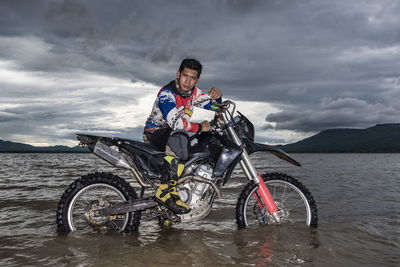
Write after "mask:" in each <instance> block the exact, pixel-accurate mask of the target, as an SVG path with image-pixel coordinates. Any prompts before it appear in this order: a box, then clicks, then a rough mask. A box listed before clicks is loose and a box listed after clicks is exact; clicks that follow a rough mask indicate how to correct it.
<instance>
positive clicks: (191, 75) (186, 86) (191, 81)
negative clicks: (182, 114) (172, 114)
mask: <svg viewBox="0 0 400 267" xmlns="http://www.w3.org/2000/svg"><path fill="white" fill-rule="evenodd" d="M176 77H177V78H178V83H179V87H180V88H181V90H182V91H184V92H189V91H190V90H192V89H193V88H194V87H195V85H196V84H197V83H198V82H199V80H200V78H199V74H198V72H197V70H194V69H189V68H184V69H183V70H182V72H180V71H178V72H177V74H176Z"/></svg>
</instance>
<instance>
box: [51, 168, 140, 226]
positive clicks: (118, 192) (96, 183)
mask: <svg viewBox="0 0 400 267" xmlns="http://www.w3.org/2000/svg"><path fill="white" fill-rule="evenodd" d="M137 198H138V197H137V194H136V192H135V190H134V189H133V188H132V187H131V186H130V185H129V183H127V182H126V181H125V180H124V179H123V178H120V177H118V176H117V175H113V174H111V173H92V174H88V175H85V176H82V177H81V178H80V179H77V180H75V181H74V182H73V183H72V184H71V185H70V186H69V187H68V188H67V189H66V190H65V192H64V194H63V195H62V197H61V199H60V202H59V203H58V208H57V228H58V229H59V230H61V231H64V232H70V231H94V230H95V231H100V232H123V231H125V232H130V231H135V230H137V228H138V227H139V223H140V212H128V213H125V214H118V215H114V216H102V215H101V214H100V213H99V212H98V211H99V210H100V209H102V208H106V207H110V206H112V205H115V204H118V203H121V202H125V201H128V200H131V199H137Z"/></svg>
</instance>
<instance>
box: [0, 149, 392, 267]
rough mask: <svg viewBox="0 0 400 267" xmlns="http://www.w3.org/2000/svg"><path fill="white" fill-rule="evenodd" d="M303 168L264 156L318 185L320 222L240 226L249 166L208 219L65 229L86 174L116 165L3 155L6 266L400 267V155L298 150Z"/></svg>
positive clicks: (266, 164)
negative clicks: (70, 195)
mask: <svg viewBox="0 0 400 267" xmlns="http://www.w3.org/2000/svg"><path fill="white" fill-rule="evenodd" d="M293 157H294V158H295V159H297V160H298V161H300V162H301V163H302V164H303V167H301V168H298V167H294V166H291V165H289V164H288V163H286V162H284V161H281V160H279V159H276V158H274V157H273V156H271V155H266V154H257V155H254V156H252V159H253V160H254V162H255V165H256V166H257V169H258V170H259V172H260V173H264V172H277V171H278V172H284V173H287V174H289V175H292V176H294V177H296V178H298V179H299V180H300V181H301V182H302V183H303V184H304V185H306V186H307V187H308V189H309V190H310V192H311V193H312V194H313V196H314V199H315V200H316V201H317V205H318V213H319V214H318V215H319V222H318V223H319V225H318V228H317V229H308V228H307V227H305V226H304V227H302V226H282V227H271V226H269V227H268V226H264V227H258V228H256V229H245V230H238V229H237V227H236V222H235V205H236V199H237V197H238V195H239V193H240V191H241V190H242V189H243V187H244V185H245V184H246V182H247V181H246V180H245V179H244V178H243V175H242V174H241V171H240V170H239V169H237V170H235V172H234V175H233V178H232V179H231V181H230V183H228V184H227V185H226V186H225V187H224V188H223V189H222V193H223V199H222V200H218V201H216V202H215V204H214V209H213V211H212V212H211V213H210V215H209V216H208V217H207V218H205V219H204V220H202V221H200V222H196V223H190V224H176V225H174V226H173V227H171V228H165V227H160V226H159V225H158V224H157V222H142V224H141V226H140V228H139V231H138V233H133V234H119V233H113V234H98V233H71V234H67V235H66V234H59V233H58V232H57V230H56V224H55V211H56V207H57V203H58V201H59V198H60V196H61V195H62V193H63V192H64V190H65V189H66V188H67V186H68V185H69V184H70V183H72V182H73V180H75V179H76V178H79V177H80V176H81V175H84V174H86V173H90V172H95V171H109V172H111V171H113V172H114V173H117V174H118V175H120V176H122V177H124V178H126V179H128V180H129V181H131V182H133V181H132V180H131V178H130V176H129V173H128V172H125V171H123V170H117V169H114V168H113V167H112V166H111V165H109V164H108V163H106V162H104V161H102V160H101V159H99V158H97V157H96V156H94V155H93V154H0V177H1V178H0V229H1V230H0V231H1V232H0V266H56V265H57V266H110V265H112V266H168V265H171V266H172V265H177V266H204V265H207V266H264V265H268V266H400V154H293Z"/></svg>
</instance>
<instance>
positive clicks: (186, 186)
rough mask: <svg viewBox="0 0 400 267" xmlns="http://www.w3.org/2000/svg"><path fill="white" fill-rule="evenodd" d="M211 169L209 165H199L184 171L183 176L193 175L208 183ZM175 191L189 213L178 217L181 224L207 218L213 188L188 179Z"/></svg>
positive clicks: (210, 179)
mask: <svg viewBox="0 0 400 267" xmlns="http://www.w3.org/2000/svg"><path fill="white" fill-rule="evenodd" d="M212 173H213V168H212V166H211V165H210V164H200V165H196V166H193V167H190V169H188V170H186V171H185V174H184V175H185V176H188V175H192V176H193V175H195V176H197V177H201V178H203V179H205V180H208V181H213V177H212ZM177 191H178V193H179V196H180V198H181V200H182V201H183V202H185V203H186V204H188V205H189V206H190V208H191V211H190V212H189V213H187V214H183V215H179V216H180V217H181V220H182V221H183V222H190V221H197V220H200V219H202V218H204V217H205V216H207V215H208V214H209V213H210V211H211V204H212V203H210V198H211V196H212V193H213V191H214V190H213V188H212V187H211V186H210V185H209V184H207V183H205V182H200V181H195V180H194V179H189V180H188V181H186V182H184V183H183V184H181V185H180V186H178V188H177Z"/></svg>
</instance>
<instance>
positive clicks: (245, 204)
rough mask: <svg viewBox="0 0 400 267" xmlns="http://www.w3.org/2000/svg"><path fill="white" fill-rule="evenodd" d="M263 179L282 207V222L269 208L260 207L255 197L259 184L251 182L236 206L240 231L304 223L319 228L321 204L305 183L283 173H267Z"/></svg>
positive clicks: (280, 217) (279, 209)
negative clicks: (315, 199) (318, 203)
mask: <svg viewBox="0 0 400 267" xmlns="http://www.w3.org/2000/svg"><path fill="white" fill-rule="evenodd" d="M261 177H262V178H263V181H264V183H265V185H266V186H267V188H268V189H269V191H270V193H271V196H272V198H273V199H274V201H275V204H276V206H277V208H278V211H277V213H278V216H279V219H280V220H279V223H277V222H276V221H275V220H274V218H273V217H272V216H271V214H269V212H268V210H266V208H265V207H263V208H261V207H260V203H259V201H258V200H257V199H256V197H255V192H256V191H257V189H258V185H256V184H255V183H254V182H253V181H251V182H249V183H248V184H247V185H246V187H245V188H244V189H243V191H242V193H241V194H240V196H239V198H238V202H237V205H236V223H237V225H238V227H239V229H243V228H246V227H252V226H258V225H262V224H267V225H278V224H279V225H281V224H292V223H301V224H306V225H307V226H310V227H316V226H317V222H318V214H317V204H316V203H315V201H314V198H313V197H312V195H311V193H310V192H309V191H308V189H307V188H306V187H305V186H304V185H303V184H302V183H301V182H299V181H298V180H297V179H295V178H293V177H291V176H289V175H286V174H282V173H266V174H263V175H262V176H261Z"/></svg>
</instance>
